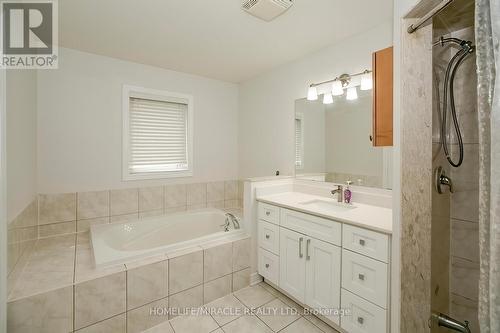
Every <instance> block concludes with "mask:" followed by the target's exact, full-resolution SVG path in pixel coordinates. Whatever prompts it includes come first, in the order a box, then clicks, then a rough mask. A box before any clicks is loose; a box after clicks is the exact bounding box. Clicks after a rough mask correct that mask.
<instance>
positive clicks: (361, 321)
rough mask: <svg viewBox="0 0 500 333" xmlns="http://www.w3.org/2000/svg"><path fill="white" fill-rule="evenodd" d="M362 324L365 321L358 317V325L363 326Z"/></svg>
mask: <svg viewBox="0 0 500 333" xmlns="http://www.w3.org/2000/svg"><path fill="white" fill-rule="evenodd" d="M364 322H365V320H364V319H363V317H358V323H360V324H361V325H363V323H364Z"/></svg>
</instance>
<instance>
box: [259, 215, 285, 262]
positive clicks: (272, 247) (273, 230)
mask: <svg viewBox="0 0 500 333" xmlns="http://www.w3.org/2000/svg"><path fill="white" fill-rule="evenodd" d="M258 229H259V238H258V239H259V247H261V248H263V249H266V250H268V251H270V252H272V253H274V254H279V252H280V227H279V226H277V225H274V224H271V223H268V222H264V221H259V226H258Z"/></svg>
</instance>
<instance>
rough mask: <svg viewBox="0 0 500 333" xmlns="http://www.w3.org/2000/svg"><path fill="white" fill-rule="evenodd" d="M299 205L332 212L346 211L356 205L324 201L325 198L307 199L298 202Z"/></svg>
mask: <svg viewBox="0 0 500 333" xmlns="http://www.w3.org/2000/svg"><path fill="white" fill-rule="evenodd" d="M300 204H301V205H304V206H307V207H310V208H312V209H315V208H316V209H327V210H329V211H332V212H346V211H349V210H351V209H355V208H356V206H353V205H349V204H344V203H340V202H334V201H325V200H318V199H314V200H309V201H304V202H301V203H300Z"/></svg>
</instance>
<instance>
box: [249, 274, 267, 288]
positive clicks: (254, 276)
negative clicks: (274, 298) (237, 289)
mask: <svg viewBox="0 0 500 333" xmlns="http://www.w3.org/2000/svg"><path fill="white" fill-rule="evenodd" d="M262 281H264V278H263V277H262V276H260V275H259V273H257V272H255V273H252V274H250V285H251V286H255V285H256V284H258V283H261V282H262Z"/></svg>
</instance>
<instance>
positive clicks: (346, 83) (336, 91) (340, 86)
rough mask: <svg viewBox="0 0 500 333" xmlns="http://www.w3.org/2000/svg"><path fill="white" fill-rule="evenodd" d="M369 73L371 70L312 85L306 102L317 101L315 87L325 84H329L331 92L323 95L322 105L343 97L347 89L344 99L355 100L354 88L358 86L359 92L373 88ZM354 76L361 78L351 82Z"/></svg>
mask: <svg viewBox="0 0 500 333" xmlns="http://www.w3.org/2000/svg"><path fill="white" fill-rule="evenodd" d="M371 73H372V71H371V70H369V69H365V70H364V71H362V72H360V73H356V74H352V75H349V74H342V75H340V76H337V77H336V78H335V79H333V80H328V81H323V82H319V83H313V84H311V85H310V86H309V90H308V91H307V100H309V101H315V100H317V99H318V89H317V87H318V86H322V85H325V84H331V91H328V90H327V92H325V93H324V95H323V104H331V103H333V96H341V95H343V94H344V89H347V94H346V99H347V100H350V101H352V100H355V99H357V98H358V91H357V89H356V86H360V89H361V90H370V89H372V88H373V81H372V76H371ZM356 76H361V80H357V81H355V82H353V80H352V78H353V77H356ZM325 90H326V89H325ZM323 91H324V90H323Z"/></svg>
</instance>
